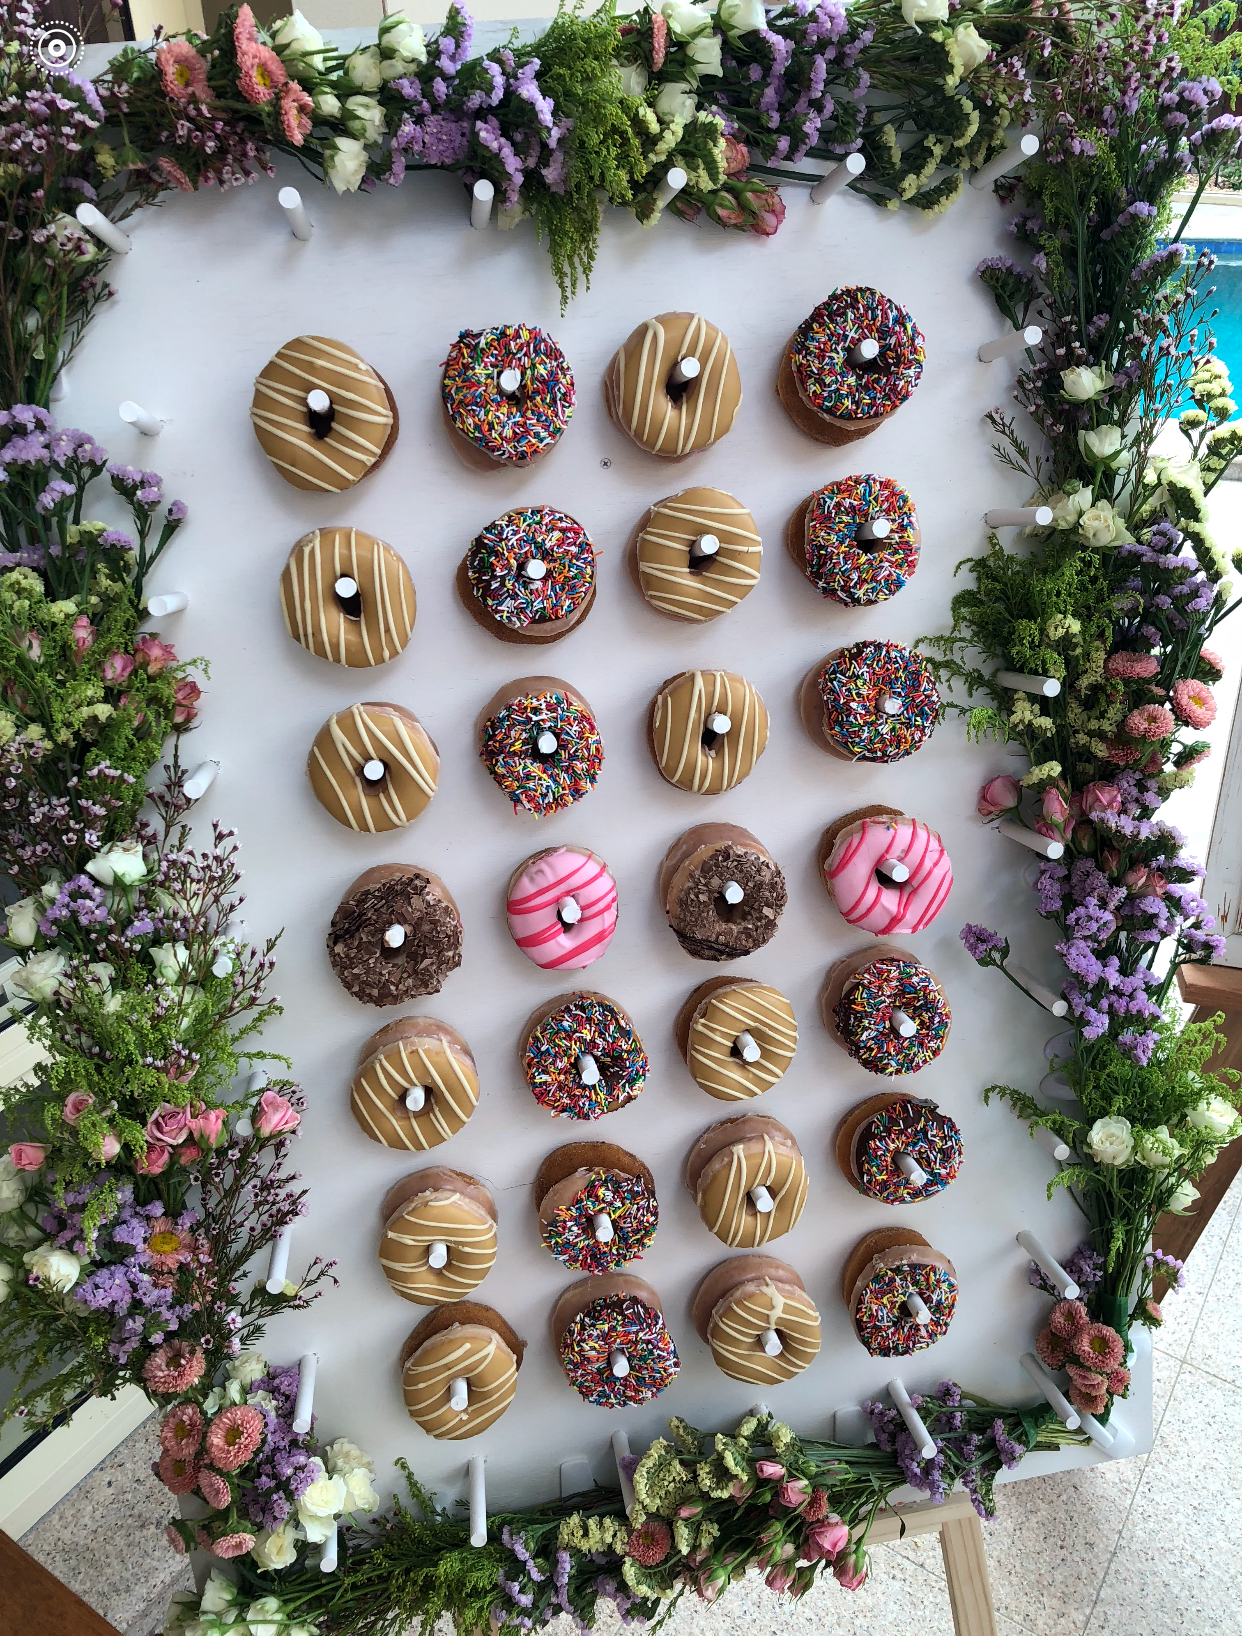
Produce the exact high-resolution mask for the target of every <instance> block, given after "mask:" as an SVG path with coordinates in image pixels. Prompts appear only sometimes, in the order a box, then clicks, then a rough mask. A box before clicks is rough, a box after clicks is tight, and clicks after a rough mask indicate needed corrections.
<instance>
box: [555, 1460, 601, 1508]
mask: <svg viewBox="0 0 1242 1636" xmlns="http://www.w3.org/2000/svg"><path fill="white" fill-rule="evenodd" d="M560 1479H561V1498H562V1499H563V1500H567V1499H568V1498H569V1496H570V1495H571V1494H585V1493H586V1492H587V1490H588V1489H591V1488H594V1487H595V1477H594V1474H593V1473H592V1471H591V1462H590V1461H589V1460H588V1459H587V1457H586V1455H585V1454H571V1455H570V1457H569V1459H568V1460H562V1461H561V1469H560Z"/></svg>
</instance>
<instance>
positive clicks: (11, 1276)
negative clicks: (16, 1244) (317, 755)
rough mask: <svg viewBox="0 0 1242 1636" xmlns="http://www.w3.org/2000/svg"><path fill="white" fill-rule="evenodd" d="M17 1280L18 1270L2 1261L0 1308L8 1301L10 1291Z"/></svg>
mask: <svg viewBox="0 0 1242 1636" xmlns="http://www.w3.org/2000/svg"><path fill="white" fill-rule="evenodd" d="M16 1278H17V1270H16V1268H14V1267H11V1266H10V1265H9V1263H8V1262H7V1261H0V1306H3V1304H4V1303H5V1302H6V1301H7V1300H8V1298H9V1291H10V1290H11V1289H12V1288H13V1284H14V1282H15V1280H16Z"/></svg>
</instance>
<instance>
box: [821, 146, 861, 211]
mask: <svg viewBox="0 0 1242 1636" xmlns="http://www.w3.org/2000/svg"><path fill="white" fill-rule="evenodd" d="M866 168H867V161H866V160H865V159H864V158H863V156H862V154H861V153H847V154H846V156H845V158H844V159H843V160H842V161H841V163H840V164H839V165H834V166H833V168H832V169H831V170H830V171H829V172H828V174H827V176H825V177H823V179H822V180H821V181H818V182H816V184H815V186H814V187H813V188H812V189H811V203H812V204H827V203H828V200H829V199H831V198H832V196H833V194H834V193H840V192H841V190H842V189H843V188H845V187H848V186H849V184H850V183H851V182H852V181H853V180H854V178H855V177H857V176H861V175H862V173H863V171H865V170H866Z"/></svg>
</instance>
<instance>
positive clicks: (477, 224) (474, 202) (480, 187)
mask: <svg viewBox="0 0 1242 1636" xmlns="http://www.w3.org/2000/svg"><path fill="white" fill-rule="evenodd" d="M495 202H496V188H495V185H494V184H493V183H491V182H489V181H488V179H487V177H486V176H480V177H479V179H478V181H477V182H476V183H475V184H474V187H473V189H472V190H471V198H470V225H471V227H473V228H476V229H478V230H479V231H480V232H481V231H482V229H483V228H485V227H486V226H487V224H488V223H489V222H490V221H491V219H492V206H493V205H494V204H495Z"/></svg>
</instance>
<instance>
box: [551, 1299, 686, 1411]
mask: <svg viewBox="0 0 1242 1636" xmlns="http://www.w3.org/2000/svg"><path fill="white" fill-rule="evenodd" d="M558 1351H559V1353H560V1359H561V1368H562V1369H563V1370H564V1371H565V1378H566V1379H567V1380H568V1381H569V1384H570V1385H571V1386H572V1387H573V1389H574V1391H575V1392H577V1394H578V1396H579V1397H580V1398H581V1399H582V1401H583V1402H584V1403H592V1404H594V1405H595V1406H596V1407H597V1408H605V1409H621V1408H624V1407H626V1405H635V1404H639V1403H647V1402H649V1401H650V1399H651V1398H653V1397H658V1396H659V1395H660V1393H661V1392H663V1391H665V1390H666V1389H667V1388H668V1387H669V1386H671V1385H672V1383H673V1381H674V1380H675V1378H676V1376H677V1371H678V1370H679V1369H680V1368H681V1359H680V1358H679V1357H678V1356H677V1348H676V1347H675V1346H674V1345H673V1337H672V1336H671V1335H670V1334H669V1332H668V1328H667V1326H666V1325H665V1322H664V1317H663V1314H662V1313H661V1312H660V1311H659V1310H658V1308H656V1307H651V1306H648V1305H647V1303H646V1302H645V1301H643V1300H642V1299H640V1298H639V1297H638V1296H637V1295H630V1294H624V1293H622V1294H613V1295H603V1296H601V1297H600V1298H599V1299H598V1300H596V1301H592V1302H591V1304H590V1305H589V1306H587V1307H585V1308H584V1309H583V1310H582V1311H580V1312H578V1313H577V1314H576V1315H575V1316H574V1317H573V1318H571V1319H570V1320H569V1322H568V1324H567V1325H566V1326H565V1328H564V1330H563V1331H562V1332H561V1335H560V1338H559V1343H558ZM619 1353H620V1354H623V1355H624V1358H625V1366H626V1367H625V1373H624V1374H620V1375H618V1374H617V1373H615V1372H614V1365H615V1359H616V1356H617V1354H619Z"/></svg>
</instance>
